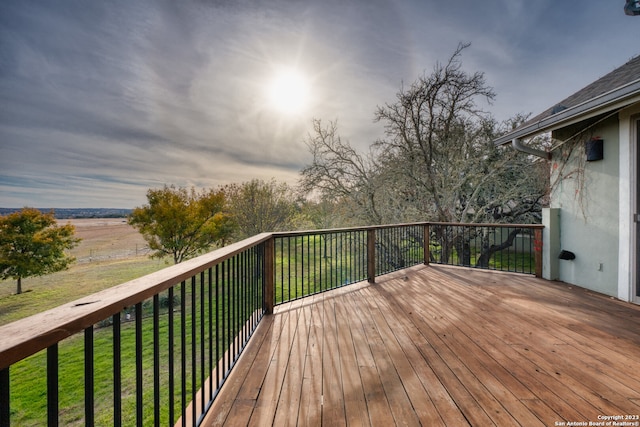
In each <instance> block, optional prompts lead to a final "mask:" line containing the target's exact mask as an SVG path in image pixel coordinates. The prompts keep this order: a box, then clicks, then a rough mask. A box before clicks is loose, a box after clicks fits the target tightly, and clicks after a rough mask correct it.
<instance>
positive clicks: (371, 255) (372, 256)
mask: <svg viewBox="0 0 640 427" xmlns="http://www.w3.org/2000/svg"><path fill="white" fill-rule="evenodd" d="M367 280H368V281H369V283H375V282H376V229H375V228H373V229H368V230H367Z"/></svg>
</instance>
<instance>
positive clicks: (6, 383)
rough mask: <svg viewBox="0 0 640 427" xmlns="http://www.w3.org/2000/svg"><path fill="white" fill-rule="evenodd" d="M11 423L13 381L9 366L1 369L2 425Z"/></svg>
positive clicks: (0, 423)
mask: <svg viewBox="0 0 640 427" xmlns="http://www.w3.org/2000/svg"><path fill="white" fill-rule="evenodd" d="M10 425H11V381H10V376H9V368H8V367H7V368H4V369H1V370H0V427H9V426H10Z"/></svg>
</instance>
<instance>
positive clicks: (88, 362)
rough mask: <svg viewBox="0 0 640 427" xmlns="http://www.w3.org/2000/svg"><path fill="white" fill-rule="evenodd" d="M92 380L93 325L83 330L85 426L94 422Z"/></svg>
mask: <svg viewBox="0 0 640 427" xmlns="http://www.w3.org/2000/svg"><path fill="white" fill-rule="evenodd" d="M93 403H94V380H93V326H89V327H88V328H86V329H85V330H84V420H85V425H86V426H93V425H94V424H95V417H94V409H93Z"/></svg>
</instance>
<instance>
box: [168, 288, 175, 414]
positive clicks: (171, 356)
mask: <svg viewBox="0 0 640 427" xmlns="http://www.w3.org/2000/svg"><path fill="white" fill-rule="evenodd" d="M173 289H174V287H173V286H172V287H170V288H169V292H168V295H167V296H168V297H169V308H168V322H169V330H168V335H169V337H168V338H169V343H168V344H167V346H168V369H169V396H168V398H169V425H173V424H174V423H175V421H176V420H175V418H176V411H175V399H174V396H175V387H176V383H175V375H174V372H175V370H174V345H175V342H174V324H173V322H174V320H173V298H174V295H173Z"/></svg>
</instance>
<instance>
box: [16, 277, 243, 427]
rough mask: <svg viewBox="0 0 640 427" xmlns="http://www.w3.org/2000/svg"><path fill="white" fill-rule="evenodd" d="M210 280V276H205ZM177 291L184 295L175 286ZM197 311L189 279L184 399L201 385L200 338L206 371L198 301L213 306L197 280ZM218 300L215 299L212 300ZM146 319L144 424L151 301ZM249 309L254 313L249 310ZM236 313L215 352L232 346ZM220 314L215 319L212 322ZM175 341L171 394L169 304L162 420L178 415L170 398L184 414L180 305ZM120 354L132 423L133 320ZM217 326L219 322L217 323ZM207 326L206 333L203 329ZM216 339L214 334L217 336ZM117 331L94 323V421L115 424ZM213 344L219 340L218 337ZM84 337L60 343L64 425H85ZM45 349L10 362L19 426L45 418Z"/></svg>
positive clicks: (163, 326)
mask: <svg viewBox="0 0 640 427" xmlns="http://www.w3.org/2000/svg"><path fill="white" fill-rule="evenodd" d="M205 280H206V277H205ZM177 288H178V289H176V295H180V292H179V288H180V286H177ZM195 292H196V299H197V309H196V310H197V311H196V315H195V316H194V315H193V313H192V312H191V308H190V305H191V295H192V293H191V286H190V284H187V286H186V287H185V295H184V297H185V300H184V301H185V317H184V322H185V325H186V331H187V334H186V341H185V348H186V356H187V357H186V377H185V378H184V382H185V388H186V390H187V396H186V403H187V404H188V403H189V402H190V401H191V396H192V392H193V391H194V389H195V390H197V389H199V388H200V387H201V386H202V384H201V379H200V378H201V371H200V369H199V364H200V360H201V359H200V354H199V352H200V349H201V344H204V347H205V353H204V355H205V362H206V367H207V369H206V371H207V372H206V374H205V377H207V376H208V366H209V363H210V361H209V360H208V358H207V357H208V351H209V340H208V339H205V340H204V342H202V337H200V336H199V335H198V334H199V331H200V326H201V325H202V324H203V323H202V322H203V320H202V319H201V318H200V316H199V310H200V307H199V301H204V302H205V307H204V309H205V316H207V312H208V309H209V306H208V305H209V301H208V300H209V295H208V291H207V290H206V287H205V294H201V293H200V289H199V284H197V285H196V291H195ZM229 298H233V297H228V296H221V297H220V303H219V304H220V306H224V305H225V304H227V303H228V300H229ZM212 302H213V303H214V305H215V299H213V301H212ZM143 310H144V312H147V313H146V316H147V317H145V313H144V312H143V322H142V342H143V391H144V392H143V400H144V405H143V406H144V410H143V418H144V419H143V421H144V422H143V424H144V425H153V417H154V413H153V398H154V396H153V393H154V388H153V367H154V366H153V342H154V339H153V318H152V317H150V316H151V313H152V307H150V305H149V304H147V303H145V304H143ZM223 315H224V316H225V322H229V317H228V316H227V315H226V314H223V313H220V316H221V317H220V318H219V319H217V322H218V323H219V324H221V323H222V316H223ZM247 315H250V314H247ZM245 317H246V316H245ZM245 317H243V316H241V315H239V314H238V313H236V315H235V316H234V317H232V319H231V323H233V327H232V328H230V331H229V332H230V333H229V334H228V335H225V334H224V333H222V334H221V335H220V336H219V337H218V338H217V345H218V350H217V354H218V355H222V354H223V353H224V349H227V348H229V346H230V343H231V342H232V339H233V337H235V335H237V333H238V331H239V330H240V327H241V325H242V324H244V323H245V322H246V320H247V319H246V318H245ZM215 321H216V320H215V319H214V322H215ZM173 322H174V346H173V354H174V357H175V362H174V363H175V364H174V372H173V375H174V378H175V381H176V383H175V390H174V394H173V396H172V397H170V396H169V366H168V355H169V352H170V346H169V338H168V329H169V316H168V308H161V310H160V316H159V331H160V332H159V336H160V341H159V347H160V379H161V381H160V393H161V397H160V401H161V405H160V409H161V412H160V421H161V425H168V424H173V422H175V421H176V420H172V422H171V423H170V422H169V409H168V408H169V403H168V402H169V400H172V401H173V402H174V403H175V411H176V417H179V416H180V407H181V403H182V395H181V387H182V382H181V381H183V379H182V376H181V351H180V347H181V340H180V326H181V322H182V318H181V316H180V314H179V312H178V311H175V312H174V320H173ZM192 322H195V323H196V324H195V327H196V329H197V331H198V334H197V335H198V336H197V337H196V343H195V344H196V348H197V352H196V368H195V369H196V370H197V380H196V383H195V385H194V384H192V377H191V373H192V372H193V369H194V367H193V366H192V365H191V343H192V338H191V334H190V331H191V326H192ZM204 322H205V323H204V326H205V330H206V331H208V320H206V319H205V320H204ZM121 328H122V329H121V359H122V389H121V396H122V422H123V425H134V424H135V416H136V396H135V391H136V376H135V375H136V374H135V363H134V361H135V322H133V321H131V322H125V323H122V324H121ZM213 328H214V330H215V325H213ZM207 333H208V332H206V333H205V335H206V334H207ZM213 341H214V342H215V341H216V339H215V338H214V339H213ZM112 342H113V333H112V327H111V326H108V327H102V328H96V329H95V331H94V359H93V360H94V367H95V377H94V381H95V387H94V392H95V397H94V399H95V406H94V408H95V417H96V425H111V424H113V421H112V420H113V376H112V375H113V374H112V372H113V344H112ZM214 345H215V343H214ZM83 350H84V337H83V334H77V335H75V336H73V337H71V338H68V339H66V340H63V341H61V342H60V343H59V364H58V365H59V382H60V384H59V396H60V402H59V407H60V413H59V420H60V425H65V426H76V425H78V426H79V425H84V354H83ZM212 351H213V357H214V359H216V349H215V347H214V348H213V349H212ZM211 362H212V365H213V366H215V365H216V360H214V361H211ZM45 372H46V351H42V352H39V353H37V354H35V355H33V356H31V357H28V358H26V359H24V360H22V361H20V362H18V363H16V364H15V365H13V366H12V367H11V370H10V375H11V420H12V424H13V425H20V426H40V425H43V424H46V378H45V375H44V373H45Z"/></svg>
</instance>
